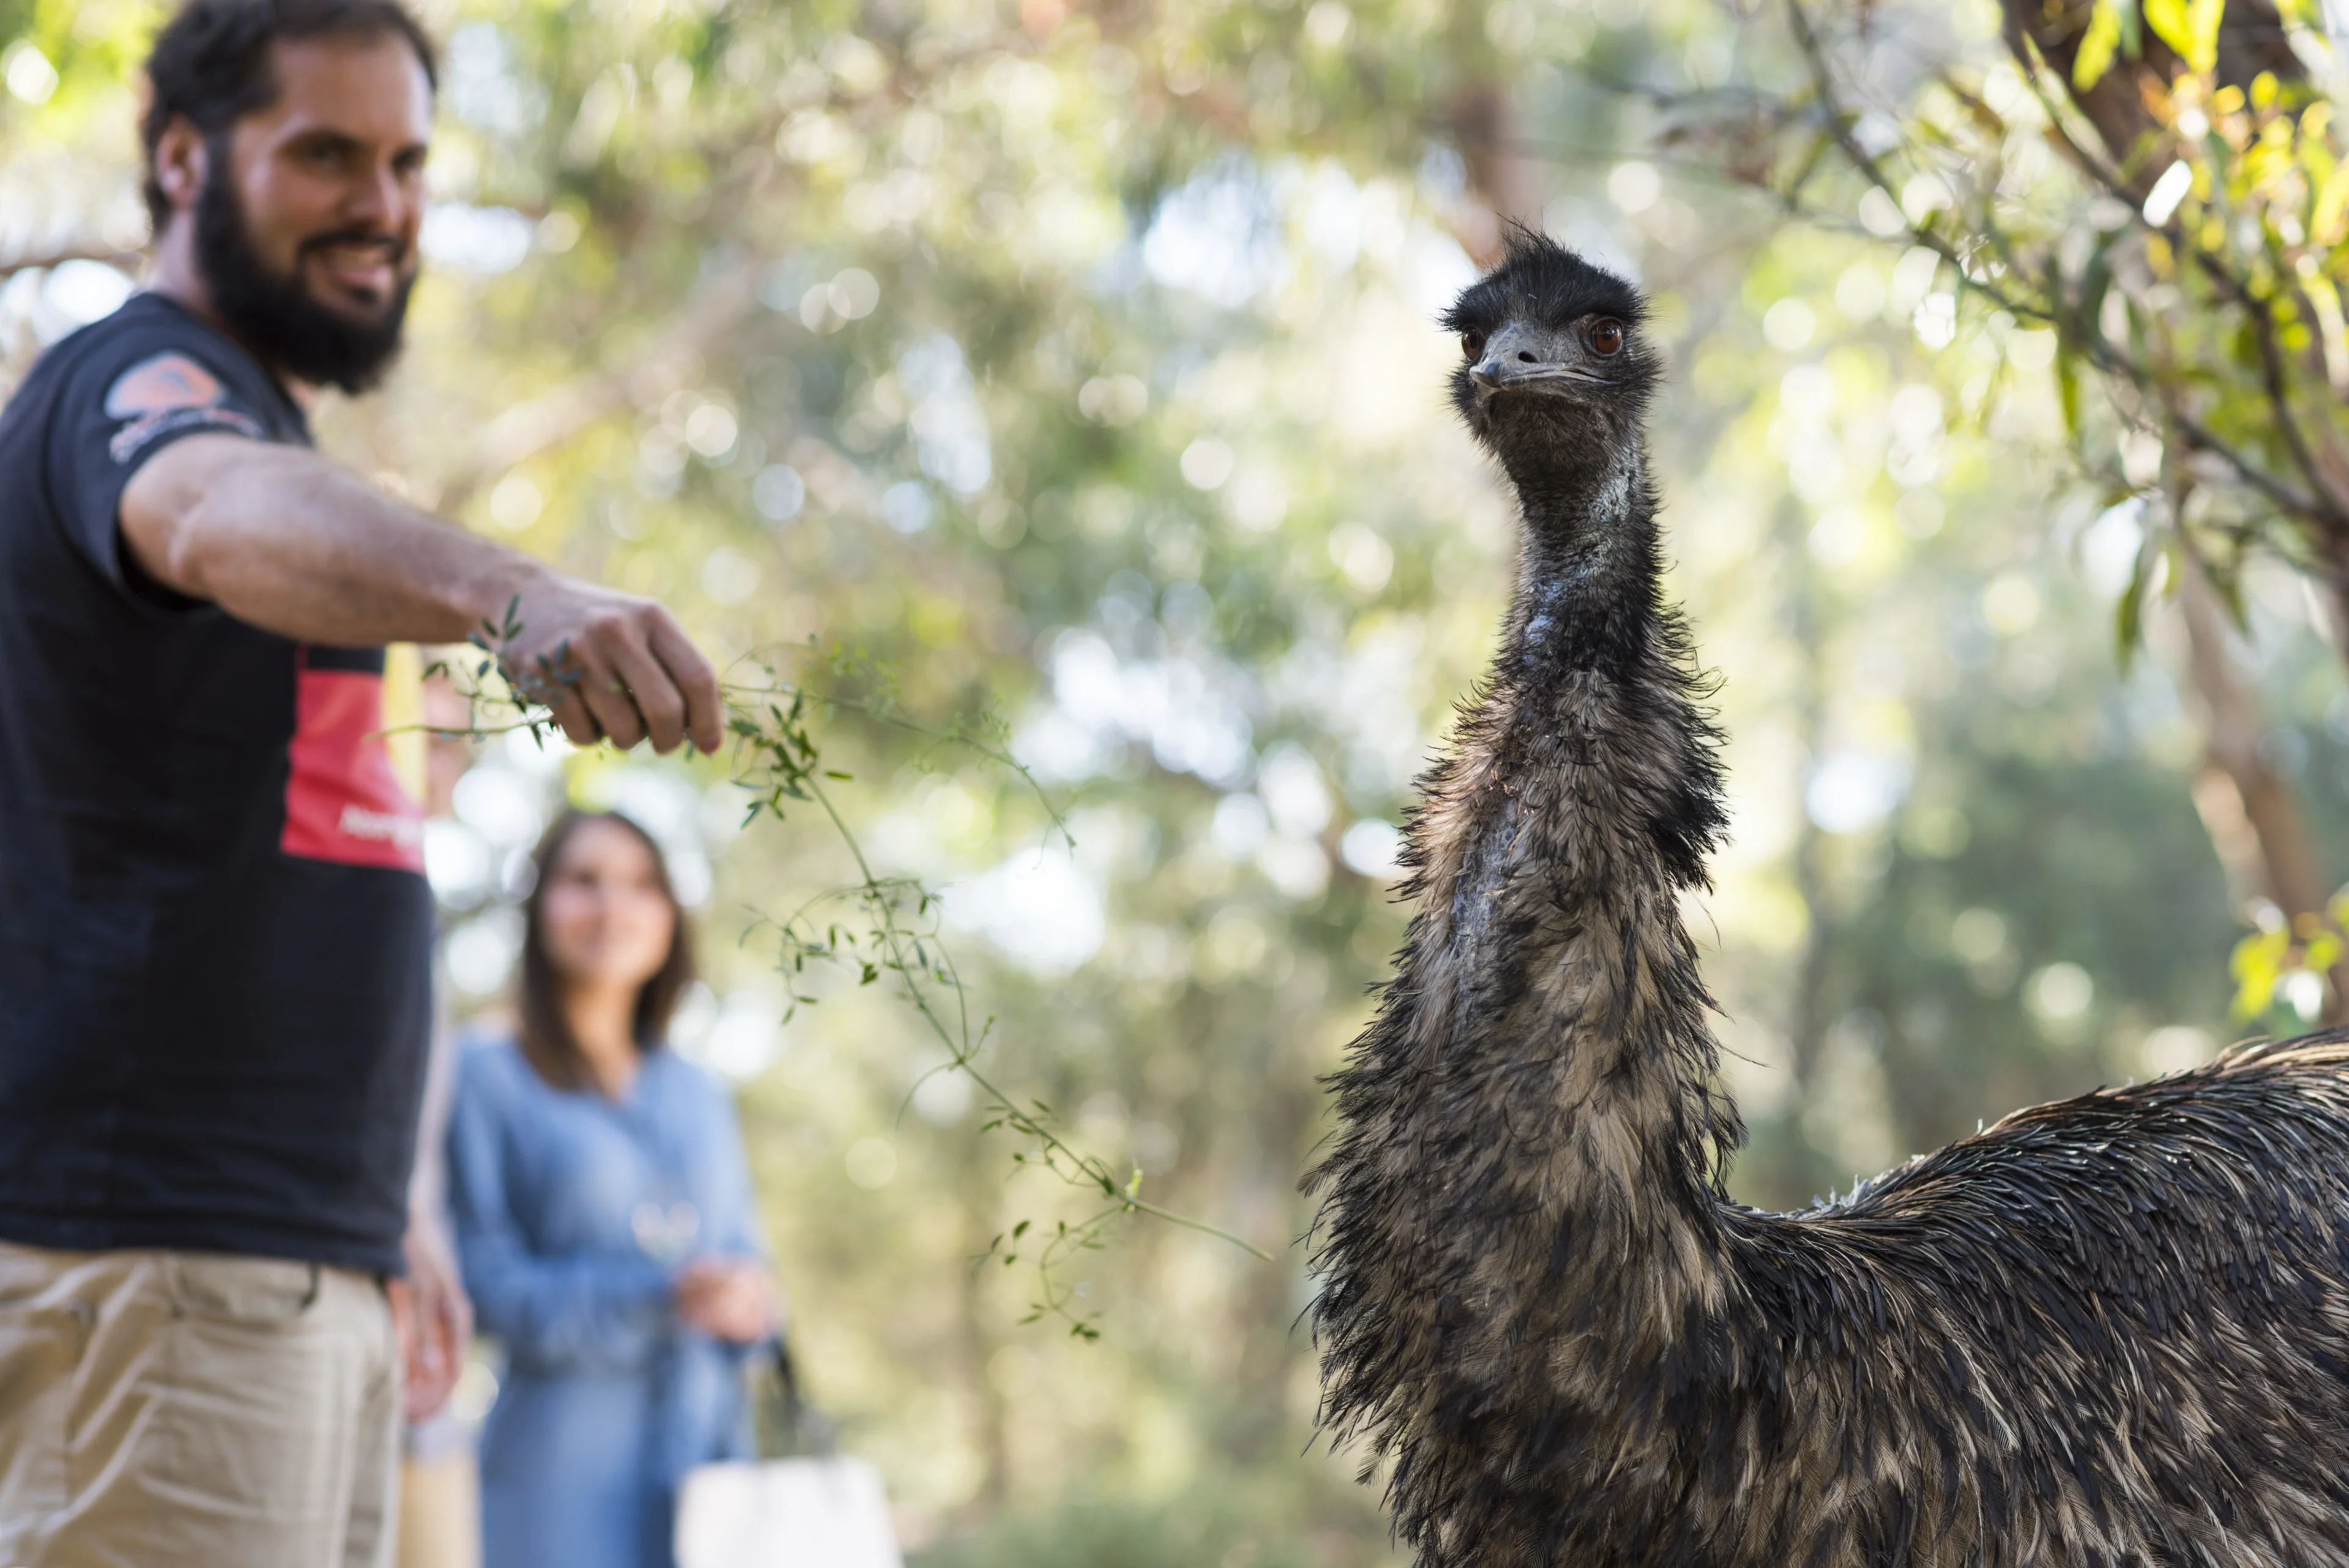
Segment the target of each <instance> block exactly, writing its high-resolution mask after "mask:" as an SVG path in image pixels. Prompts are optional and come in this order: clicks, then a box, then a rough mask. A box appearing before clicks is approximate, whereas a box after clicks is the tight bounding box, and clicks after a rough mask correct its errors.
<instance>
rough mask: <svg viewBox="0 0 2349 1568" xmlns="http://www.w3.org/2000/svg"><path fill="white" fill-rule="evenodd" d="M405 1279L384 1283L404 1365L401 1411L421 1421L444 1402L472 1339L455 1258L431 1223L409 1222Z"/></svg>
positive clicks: (469, 1309) (468, 1306)
mask: <svg viewBox="0 0 2349 1568" xmlns="http://www.w3.org/2000/svg"><path fill="white" fill-rule="evenodd" d="M404 1250H405V1251H406V1252H407V1254H408V1277H407V1278H406V1279H403V1280H394V1281H392V1282H390V1284H389V1285H388V1286H387V1287H386V1289H387V1292H388V1294H389V1295H390V1297H391V1312H392V1321H393V1322H394V1323H395V1324H397V1325H398V1330H399V1353H400V1358H401V1359H402V1360H403V1361H404V1362H405V1363H406V1364H407V1367H408V1392H407V1400H406V1405H405V1413H406V1415H407V1417H408V1419H409V1422H410V1423H414V1422H417V1421H421V1420H423V1419H424V1418H425V1417H429V1416H430V1415H431V1414H432V1413H433V1412H434V1411H436V1410H438V1409H440V1407H441V1406H442V1405H444V1404H446V1403H447V1402H448V1399H449V1393H450V1390H451V1389H453V1388H455V1387H456V1386H457V1375H458V1374H459V1373H460V1372H462V1371H463V1370H464V1368H465V1347H466V1346H467V1345H471V1343H472V1340H473V1303H471V1301H469V1300H467V1299H466V1296H465V1287H464V1286H463V1285H461V1284H460V1283H459V1282H458V1279H457V1263H456V1260H455V1259H454V1258H452V1257H450V1254H449V1244H448V1242H447V1241H446V1240H445V1239H444V1238H443V1237H442V1236H441V1235H440V1228H439V1227H438V1226H435V1225H431V1224H426V1223H419V1222H417V1221H413V1220H411V1221H410V1222H409V1227H408V1239H407V1241H406V1242H405V1244H404Z"/></svg>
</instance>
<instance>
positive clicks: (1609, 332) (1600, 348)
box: [1589, 319, 1623, 354]
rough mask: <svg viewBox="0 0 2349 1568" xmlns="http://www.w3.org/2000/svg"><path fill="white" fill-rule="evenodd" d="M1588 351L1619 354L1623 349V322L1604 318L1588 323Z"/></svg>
mask: <svg viewBox="0 0 2349 1568" xmlns="http://www.w3.org/2000/svg"><path fill="white" fill-rule="evenodd" d="M1589 339H1590V351H1591V352H1592V353H1594V354H1619V353H1620V352H1622V349H1623V324H1622V323H1621V322H1619V321H1616V320H1612V319H1606V320H1599V321H1594V322H1592V323H1591V324H1590V332H1589Z"/></svg>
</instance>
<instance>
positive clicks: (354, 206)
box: [348, 164, 410, 235]
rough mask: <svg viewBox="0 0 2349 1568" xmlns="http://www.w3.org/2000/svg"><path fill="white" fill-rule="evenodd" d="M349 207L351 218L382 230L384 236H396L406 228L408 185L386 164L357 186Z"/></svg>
mask: <svg viewBox="0 0 2349 1568" xmlns="http://www.w3.org/2000/svg"><path fill="white" fill-rule="evenodd" d="M348 205H349V211H350V215H351V216H352V217H353V218H355V219H357V220H359V221H360V222H362V223H367V224H368V225H370V226H371V227H374V228H378V229H381V230H382V231H384V233H385V234H387V235H396V234H401V233H403V232H404V231H405V230H406V229H407V227H408V220H409V216H410V214H409V211H408V208H409V192H408V189H407V185H406V182H404V181H402V180H401V179H400V177H399V173H398V171H397V170H395V169H393V168H392V167H391V166H390V165H389V164H384V165H382V166H380V167H378V168H377V169H376V170H374V171H372V172H370V173H369V174H368V175H367V177H365V178H364V179H361V180H359V181H357V182H355V189H354V190H353V191H352V192H351V196H350V201H349V203H348Z"/></svg>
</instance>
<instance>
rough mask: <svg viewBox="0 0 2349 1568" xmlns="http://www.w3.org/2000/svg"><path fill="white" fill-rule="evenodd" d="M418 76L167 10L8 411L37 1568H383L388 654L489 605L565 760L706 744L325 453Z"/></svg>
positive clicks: (414, 920)
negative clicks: (39, 348)
mask: <svg viewBox="0 0 2349 1568" xmlns="http://www.w3.org/2000/svg"><path fill="white" fill-rule="evenodd" d="M433 68H434V67H433V55H432V50H431V47H430V45H429V42H428V41H427V39H426V37H425V35H424V34H423V32H422V31H421V29H420V28H419V26H418V25H417V23H416V22H415V20H414V19H413V18H412V17H411V16H409V14H408V13H407V12H406V11H404V10H402V9H401V8H400V6H399V5H398V3H397V0H189V3H188V4H187V5H185V6H184V8H183V9H181V11H180V12H179V13H178V14H177V15H176V16H174V17H173V19H172V20H171V22H170V23H169V25H168V26H166V27H165V28H164V30H163V31H162V33H161V34H160V36H159V37H158V39H157V41H156V44H155V47H154V52H153V55H152V57H151V58H150V62H149V76H150V79H151V84H152V97H151V99H150V107H149V109H148V110H147V113H146V116H145V120H144V125H143V130H144V136H145V142H146V149H147V158H148V176H149V177H148V182H147V191H146V194H147V201H148V204H149V206H150V210H151V211H152V213H153V216H154V220H155V230H156V240H155V251H154V261H153V268H152V272H151V275H150V281H149V284H148V286H147V288H146V290H145V291H144V292H142V293H140V294H139V295H137V296H133V297H132V298H131V300H130V301H129V303H128V304H126V305H125V306H123V307H122V308H121V309H120V310H119V311H118V312H117V313H116V314H115V315H114V316H112V317H109V318H108V319H106V320H104V321H101V322H98V323H97V324H95V325H94V326H91V327H87V328H85V329H84V330H82V331H80V332H78V333H76V334H75V335H74V336H72V337H68V338H67V339H65V340H64V341H63V342H61V343H59V344H57V346H56V347H55V348H52V349H50V351H49V352H48V353H47V355H46V356H45V357H44V358H42V359H41V360H40V362H39V363H38V364H37V365H36V367H35V368H34V369H33V371H32V373H31V375H30V376H29V377H28V378H27V379H26V381H25V383H24V385H23V386H22V388H21V389H19V390H18V391H17V393H16V397H15V399H14V400H12V401H11V402H10V404H9V405H8V407H7V409H6V410H5V413H0V1563H6V1564H11V1565H16V1568H31V1565H35V1564H38V1565H44V1568H49V1565H57V1568H62V1565H67V1564H71V1565H75V1568H79V1565H82V1564H91V1565H98V1564H105V1565H109V1568H129V1565H132V1564H145V1565H151V1564H160V1563H175V1564H189V1565H191V1568H206V1565H212V1568H295V1565H299V1568H335V1565H346V1564H347V1565H357V1564H381V1563H387V1562H388V1560H389V1554H390V1552H391V1549H392V1540H391V1537H392V1533H393V1532H392V1529H391V1525H390V1521H391V1519H392V1517H393V1509H394V1499H393V1497H392V1495H391V1490H392V1477H393V1474H394V1469H395V1465H396V1461H397V1431H398V1418H399V1415H400V1405H401V1384H402V1377H403V1368H402V1365H401V1355H400V1354H399V1345H398V1326H397V1324H396V1314H395V1301H394V1298H395V1297H396V1296H397V1295H398V1292H399V1291H400V1290H401V1289H402V1288H406V1287H402V1286H401V1285H400V1284H399V1283H398V1280H399V1276H400V1275H401V1274H402V1272H403V1269H404V1267H405V1260H404V1259H403V1250H402V1238H403V1231H404V1229H405V1227H406V1217H407V1204H406V1189H407V1185H408V1180H409V1169H410V1164H411V1160H412V1159H413V1157H414V1154H415V1146H416V1141H417V1133H416V1127H417V1106H418V1098H419V1090H420V1086H421V1083H422V1079H423V1075H424V1067H425V1057H426V1040H427V1035H428V1031H429V1013H430V1002H429V946H430V941H431V937H432V907H431V899H430V895H429V892H428V890H427V888H426V885H425V882H424V878H423V877H422V875H421V871H422V857H421V844H420V837H421V836H420V832H419V827H420V820H419V808H418V806H417V805H416V804H415V803H414V802H413V801H411V800H410V799H409V797H408V796H407V794H406V793H405V792H404V791H403V789H402V788H401V786H400V785H399V784H398V781H397V778H396V776H395V774H394V773H393V771H392V769H391V767H390V765H389V761H388V756H387V754H386V752H385V748H384V743H383V736H382V730H383V723H382V721H381V708H380V696H381V687H382V670H383V645H384V644H386V643H388V642H398V641H415V642H452V641H456V640H458V639H461V638H463V637H465V636H466V635H467V633H468V632H469V631H471V629H472V628H475V627H477V626H479V625H480V624H481V622H482V621H483V620H484V619H487V620H490V621H492V623H494V624H499V625H504V624H506V620H507V609H508V607H509V606H510V605H511V606H513V607H514V613H513V619H514V621H516V622H518V623H519V626H520V628H521V630H520V632H519V634H518V636H517V637H515V638H514V639H513V640H512V642H511V643H510V644H509V645H508V646H507V647H505V648H504V649H502V654H503V657H504V658H505V659H506V661H507V665H508V668H509V670H510V671H513V672H516V673H517V674H518V675H520V677H521V678H522V679H523V680H525V681H532V680H534V681H536V682H538V685H539V691H540V693H541V694H542V695H543V696H544V697H545V698H546V699H548V700H550V701H553V703H554V717H555V719H556V720H557V722H560V723H561V725H562V727H563V729H564V732H566V733H567V734H568V735H569V736H570V737H571V738H572V739H573V740H574V741H575V742H579V743H581V744H591V743H594V742H596V741H598V740H605V739H608V740H610V741H612V742H614V743H616V744H617V745H620V746H623V747H626V746H630V745H633V744H635V743H636V742H638V741H639V740H647V739H648V740H649V741H650V742H652V744H653V745H654V747H655V748H657V750H660V751H664V752H666V751H668V750H671V749H673V748H675V747H676V746H678V745H679V744H680V743H682V742H688V741H690V742H692V743H693V744H694V745H696V746H698V747H699V748H701V749H703V750H714V749H716V747H717V746H718V744H719V739H720V709H719V694H718V688H717V681H716V679H715V676H714V675H713V673H712V671H711V670H710V668H709V664H708V663H707V662H706V661H705V660H704V659H702V658H701V656H700V655H699V654H698V653H697V652H696V651H695V649H694V648H693V646H692V644H691V643H690V642H689V641H688V639H687V638H686V637H685V635H684V633H683V632H682V631H680V630H679V628H678V625H677V623H676V621H675V620H674V619H673V618H671V617H670V616H669V615H668V613H667V611H666V610H664V609H662V608H661V607H659V606H657V605H656V604H653V603H651V602H649V601H647V600H644V599H639V598H634V597H628V596H626V595H622V594H617V593H613V592H610V591H607V590H605V589H603V588H600V587H594V586H591V585H588V584H585V583H580V582H576V581H573V580H571V579H569V578H566V577H564V576H559V575H557V574H556V573H554V572H553V571H551V570H549V569H547V568H546V567H544V566H540V565H538V564H537V563H535V562H533V561H531V560H529V559H528V558H526V557H524V556H519V555H517V554H515V553H513V552H512V551H510V550H507V549H504V548H502V547H499V546H497V545H491V544H488V543H486V542H484V541H481V540H478V539H475V538H473V537H471V535H467V534H465V533H463V532H462V531H460V530H459V529H456V528H453V527H450V526H449V525H448V524H444V523H441V522H440V521H438V520H436V519H434V518H431V517H429V516H426V515H424V514H420V513H418V512H416V511H415V510H413V509H411V508H409V507H408V506H406V505H404V504H401V503H400V502H398V500H396V499H394V498H393V497H391V496H389V495H388V494H386V493H383V492H382V491H380V490H378V489H377V488H375V487H374V486H373V485H370V484H368V483H366V482H365V481H363V480H361V479H359V478H358V477H357V476H355V475H354V474H352V473H350V472H347V471H345V470H344V469H341V468H339V467H336V465H334V464H332V463H330V462H326V461H325V460H323V459H321V458H320V457H318V456H317V455H316V453H315V452H312V451H311V448H310V439H309V432H308V427H307V424H306V422H305V416H304V408H305V403H306V401H307V400H308V399H309V398H310V397H311V396H312V394H313V392H314V391H315V389H318V388H321V387H329V386H331V387H337V388H340V389H344V390H346V391H358V390H361V389H365V388H366V387H367V386H369V385H371V384H372V383H373V382H374V381H375V380H376V379H378V377H379V376H381V375H382V373H383V371H384V370H385V369H386V368H387V367H388V365H389V363H390V362H391V359H392V357H393V355H394V353H395V351H396V350H397V348H398V344H399V337H400V324H401V318H402V316H403V314H404V312H405V310H406V307H407V303H408V296H409V288H410V286H412V285H413V283H414V281H415V277H416V240H417V231H418V227H419V222H420V219H421V215H422V209H423V200H424V194H423V184H422V179H423V169H424V161H425V153H426V148H427V145H428V143H429V139H430V131H431V110H432V94H433V86H434V76H433ZM412 1288H413V1289H415V1290H416V1291H417V1292H418V1293H420V1294H423V1295H426V1296H429V1297H433V1298H434V1299H436V1300H438V1301H440V1302H442V1303H446V1302H448V1301H450V1300H451V1299H452V1298H451V1297H450V1290H451V1289H452V1288H453V1287H452V1286H450V1284H449V1283H448V1282H447V1281H446V1280H445V1279H443V1278H441V1277H440V1275H439V1274H438V1272H434V1271H425V1272H423V1273H422V1274H421V1276H420V1277H419V1278H418V1279H417V1280H416V1282H415V1284H414V1285H413V1287H412ZM427 1304H428V1305H429V1303H427ZM417 1315H420V1316H422V1317H424V1318H428V1319H430V1318H433V1317H434V1316H435V1314H432V1313H430V1312H429V1311H427V1312H425V1313H422V1314H417ZM437 1316H438V1321H440V1323H441V1324H442V1325H443V1328H444V1330H446V1329H447V1327H448V1324H450V1322H452V1321H453V1314H450V1313H448V1312H445V1311H444V1312H441V1313H440V1314H437ZM446 1337H447V1336H446V1334H444V1343H443V1345H441V1349H442V1352H443V1355H442V1358H441V1360H442V1365H441V1366H440V1367H439V1368H438V1369H437V1370H435V1371H433V1372H431V1373H429V1375H428V1376H426V1378H425V1379H424V1382H425V1384H426V1385H427V1386H423V1387H421V1388H419V1390H418V1392H419V1395H421V1396H422V1397H421V1398H420V1399H419V1401H418V1403H419V1404H429V1403H432V1402H436V1401H437V1398H438V1396H439V1395H440V1393H442V1392H445V1386H446V1381H447V1377H448V1376H449V1375H450V1371H451V1370H452V1369H453V1357H451V1356H449V1355H447V1354H446V1353H447V1351H448V1350H449V1348H450V1346H449V1345H447V1344H446V1343H445V1338H446Z"/></svg>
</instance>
